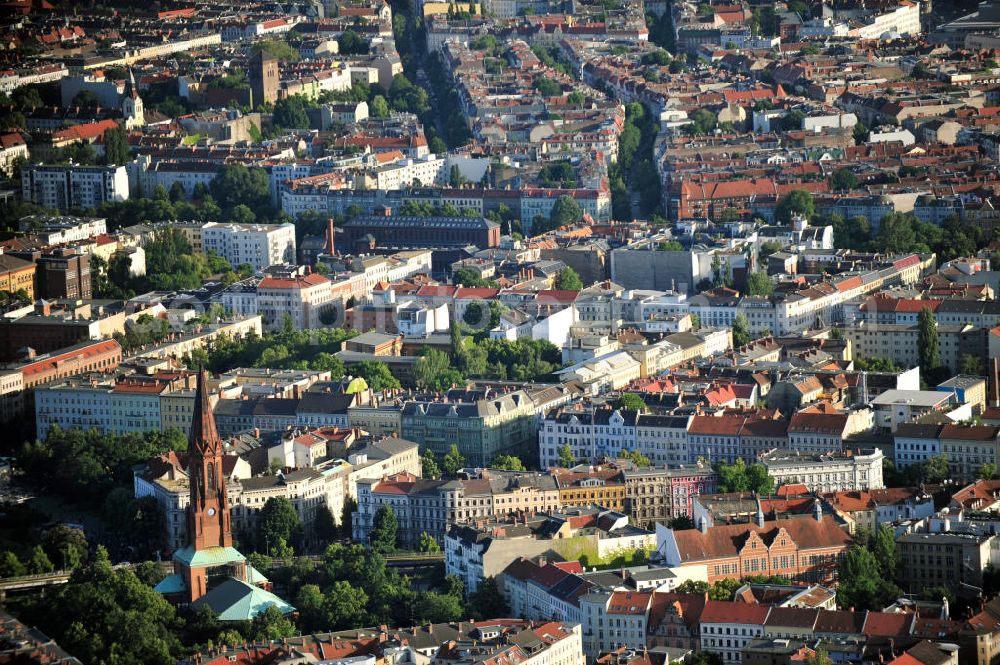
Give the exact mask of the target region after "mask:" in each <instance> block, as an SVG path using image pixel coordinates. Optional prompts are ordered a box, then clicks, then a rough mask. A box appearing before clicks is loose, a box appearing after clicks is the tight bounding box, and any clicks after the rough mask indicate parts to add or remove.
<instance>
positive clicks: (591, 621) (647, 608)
mask: <svg viewBox="0 0 1000 665" xmlns="http://www.w3.org/2000/svg"><path fill="white" fill-rule="evenodd" d="M547 567H548V566H547ZM547 567H546V568H547ZM550 575H551V573H550ZM579 605H580V624H581V626H582V629H583V649H584V653H585V654H586V655H587V656H588V657H589V658H596V657H597V656H599V655H600V654H602V653H606V652H609V651H613V650H615V649H618V648H620V647H622V646H624V647H626V648H629V649H633V650H636V651H639V652H642V651H643V650H647V649H653V648H655V647H670V648H674V649H680V650H691V651H706V652H711V653H715V654H718V655H719V656H720V657H721V659H722V662H723V663H726V664H727V665H729V664H731V663H741V662H744V661H745V660H750V659H751V658H753V656H752V655H751V654H755V653H758V652H757V651H756V648H757V647H759V645H760V642H759V641H760V640H785V641H786V642H787V641H788V640H802V641H806V642H807V643H809V644H812V645H817V643H818V646H817V647H816V648H821V649H822V648H825V649H827V650H828V651H829V652H830V653H836V654H838V655H839V656H842V657H845V658H849V659H855V658H856V659H859V660H860V659H861V657H862V654H869V653H871V652H873V651H875V652H883V655H888V656H889V658H890V659H891V658H892V655H891V654H892V653H894V652H895V651H896V650H900V649H907V648H910V647H913V646H915V645H917V644H919V643H921V642H923V641H924V640H933V641H935V642H939V643H942V644H944V643H952V644H955V643H959V642H960V640H961V644H962V647H963V652H964V651H965V650H966V649H969V651H970V653H971V650H972V648H973V647H974V644H975V637H974V631H973V630H971V629H970V628H971V626H969V625H968V624H966V623H965V622H963V621H955V620H950V619H948V618H943V619H936V618H933V619H931V618H926V619H921V618H919V617H917V616H916V615H915V614H912V613H890V612H872V611H853V610H828V609H818V608H813V607H787V606H781V605H772V604H754V603H751V602H742V601H721V600H708V599H707V598H706V597H705V596H703V595H696V594H681V593H676V592H672V591H660V590H657V591H652V592H642V591H634V590H630V589H624V588H619V589H596V590H592V591H590V592H589V593H587V594H586V595H583V596H582V597H581V599H580V602H579ZM758 657H760V656H759V655H758ZM753 662H774V661H770V660H764V661H759V660H754V661H753ZM972 662H980V663H982V662H984V661H982V660H978V661H976V660H974V661H972ZM985 662H988V661H985Z"/></svg>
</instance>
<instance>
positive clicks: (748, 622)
mask: <svg viewBox="0 0 1000 665" xmlns="http://www.w3.org/2000/svg"><path fill="white" fill-rule="evenodd" d="M770 612H771V607H770V605H751V604H747V603H739V602H728V601H722V600H709V601H708V602H706V603H705V609H704V610H702V613H701V646H702V648H703V649H705V650H706V651H712V652H715V653H718V654H719V655H720V656H722V662H723V663H740V662H742V661H743V649H744V647H746V645H747V644H749V643H750V642H751V641H753V640H755V639H758V638H760V637H761V636H762V635H763V634H764V623H765V622H766V621H767V617H768V614H769V613H770Z"/></svg>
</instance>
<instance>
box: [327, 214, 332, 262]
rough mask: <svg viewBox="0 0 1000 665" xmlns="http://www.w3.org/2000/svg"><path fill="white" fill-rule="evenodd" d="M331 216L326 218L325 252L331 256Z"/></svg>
mask: <svg viewBox="0 0 1000 665" xmlns="http://www.w3.org/2000/svg"><path fill="white" fill-rule="evenodd" d="M333 249H334V247H333V217H329V218H327V220H326V253H327V254H329V255H330V256H333Z"/></svg>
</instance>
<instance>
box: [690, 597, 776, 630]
mask: <svg viewBox="0 0 1000 665" xmlns="http://www.w3.org/2000/svg"><path fill="white" fill-rule="evenodd" d="M770 611H771V607H770V606H769V605H750V604H747V603H736V602H732V601H725V600H710V601H708V602H707V603H705V609H704V610H702V613H701V623H702V624H706V623H743V624H748V625H751V626H761V625H763V624H764V622H765V621H767V615H768V614H769V613H770Z"/></svg>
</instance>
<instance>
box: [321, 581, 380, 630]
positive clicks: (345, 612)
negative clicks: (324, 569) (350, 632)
mask: <svg viewBox="0 0 1000 665" xmlns="http://www.w3.org/2000/svg"><path fill="white" fill-rule="evenodd" d="M368 600H369V596H368V594H367V593H366V592H365V589H363V588H359V587H355V586H352V585H351V583H350V582H347V581H345V580H338V581H336V582H334V583H333V585H332V586H331V587H330V590H329V591H327V593H326V598H325V599H324V601H323V609H324V612H325V615H326V623H327V626H326V628H328V629H333V630H344V629H347V628H353V627H355V626H359V625H364V624H365V623H366V621H367V612H366V610H365V608H366V606H367V605H368Z"/></svg>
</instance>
